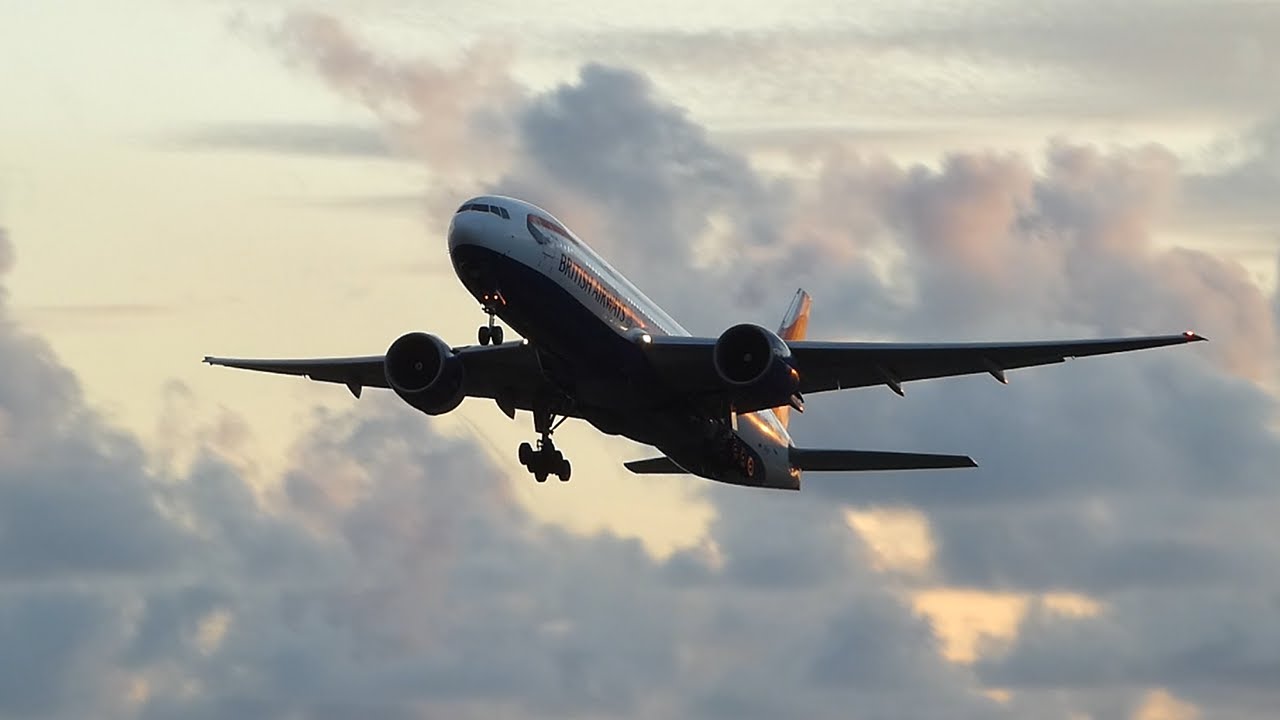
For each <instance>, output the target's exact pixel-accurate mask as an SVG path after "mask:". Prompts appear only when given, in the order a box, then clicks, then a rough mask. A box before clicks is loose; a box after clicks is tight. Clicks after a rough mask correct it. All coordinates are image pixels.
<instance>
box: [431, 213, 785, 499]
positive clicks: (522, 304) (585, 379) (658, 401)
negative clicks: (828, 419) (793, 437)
mask: <svg viewBox="0 0 1280 720" xmlns="http://www.w3.org/2000/svg"><path fill="white" fill-rule="evenodd" d="M460 235H461V237H459V236H460ZM472 240H474V241H472ZM483 240H484V239H483V238H470V237H468V236H467V235H466V233H459V232H457V231H455V230H451V237H450V258H451V260H452V263H453V266H454V269H455V271H456V272H457V275H458V277H459V279H460V280H461V281H462V283H463V285H464V286H465V287H466V288H467V291H468V292H470V293H471V295H472V296H474V297H475V298H476V299H477V300H480V301H481V303H482V304H483V305H485V307H486V310H488V311H491V312H492V314H493V315H496V316H497V317H498V318H501V320H502V321H503V322H504V323H506V324H507V325H508V326H510V327H511V328H512V329H514V330H515V331H516V332H518V333H520V335H521V336H523V337H524V338H525V339H526V340H527V341H528V342H529V343H531V344H532V345H533V346H534V348H535V350H536V351H537V354H538V357H539V362H540V364H541V367H542V370H543V373H544V375H545V376H546V378H547V380H548V381H549V383H550V385H552V386H553V387H555V388H557V390H558V393H557V397H552V398H546V399H545V400H546V401H547V402H548V403H550V404H551V405H552V406H553V407H555V408H556V409H557V410H556V411H557V413H558V414H560V415H564V416H570V417H578V418H581V419H584V420H586V421H587V422H589V423H591V424H592V425H593V426H594V427H596V428H597V429H598V430H600V431H601V432H603V433H606V434H611V435H621V436H623V437H627V438H629V439H631V440H634V441H636V442H639V443H643V444H646V445H651V446H653V447H656V448H658V449H659V450H661V451H662V452H663V453H664V454H665V455H666V456H667V457H669V458H671V459H672V460H673V461H674V462H676V463H677V464H678V465H679V466H680V467H681V468H683V469H684V470H686V471H687V472H689V473H691V474H694V475H698V476H700V477H704V478H708V479H711V480H717V481H720V482H727V483H732V484H738V485H749V486H756V487H761V486H766V487H770V486H771V487H788V488H795V489H798V481H799V475H798V473H796V472H794V471H792V469H791V468H790V467H789V466H788V465H786V462H785V458H782V457H772V458H770V457H765V456H763V455H762V454H761V451H762V450H765V452H766V453H767V450H766V449H764V448H759V447H756V448H753V447H752V444H751V443H749V442H746V441H744V440H743V439H741V438H740V437H739V436H738V434H737V433H735V432H734V430H733V428H732V427H731V426H730V423H729V421H728V418H727V417H716V416H715V415H714V414H713V413H709V412H707V408H704V407H699V406H698V404H697V402H696V400H694V399H691V398H688V397H683V396H681V395H680V394H679V393H676V392H673V390H672V389H671V388H670V387H669V386H667V385H666V384H665V383H664V382H663V381H662V379H661V378H660V377H658V376H657V374H655V373H654V371H653V369H652V367H651V366H650V365H649V363H648V361H647V359H646V357H645V355H644V352H643V349H642V348H641V347H640V346H639V345H637V343H636V342H635V341H634V340H633V339H631V338H629V337H627V336H626V335H624V334H623V333H622V332H620V330H619V329H618V328H615V327H612V326H611V325H610V324H609V323H607V322H606V321H605V320H603V319H602V318H601V317H600V315H599V314H598V313H597V312H596V311H593V309H592V308H591V307H590V305H589V304H587V303H586V302H584V297H585V298H586V299H587V300H589V299H590V298H589V297H587V296H584V295H581V294H579V295H577V296H575V294H574V292H572V291H571V288H570V287H566V286H565V285H564V284H562V283H560V282H557V280H556V279H555V277H554V274H553V273H554V272H555V270H556V269H557V268H559V267H561V266H560V263H561V262H562V260H561V258H560V257H559V256H558V254H554V253H545V254H533V259H534V263H533V264H531V263H530V262H527V260H528V259H529V258H528V256H526V257H525V258H524V259H521V258H518V257H515V256H513V255H514V253H511V252H504V251H503V249H502V247H501V246H500V245H499V246H496V247H495V246H494V245H493V244H492V243H488V242H484V241H483ZM512 240H515V241H516V242H519V240H518V239H516V238H512ZM528 242H530V243H532V242H533V240H532V239H529V240H528ZM535 265H536V266H535ZM766 412H767V411H766ZM774 424H775V425H776V421H775V423H774ZM755 425H758V426H760V427H763V426H764V423H763V422H756V423H755ZM785 447H786V444H785V443H784V444H783V445H782V446H781V448H780V449H779V450H775V451H774V455H777V454H778V453H779V452H780V451H782V450H785Z"/></svg>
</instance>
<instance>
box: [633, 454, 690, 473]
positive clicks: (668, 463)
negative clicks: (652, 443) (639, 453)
mask: <svg viewBox="0 0 1280 720" xmlns="http://www.w3.org/2000/svg"><path fill="white" fill-rule="evenodd" d="M622 466H623V467H625V468H626V469H628V470H630V471H631V472H633V473H635V474H637V475H685V474H688V471H687V470H685V469H684V468H682V467H680V466H679V465H677V464H676V462H675V461H674V460H672V459H671V458H669V457H656V458H649V459H648V460H632V461H631V462H626V463H622Z"/></svg>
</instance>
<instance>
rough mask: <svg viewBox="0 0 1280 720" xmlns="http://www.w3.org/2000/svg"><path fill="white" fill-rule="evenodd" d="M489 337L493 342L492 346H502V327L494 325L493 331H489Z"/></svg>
mask: <svg viewBox="0 0 1280 720" xmlns="http://www.w3.org/2000/svg"><path fill="white" fill-rule="evenodd" d="M489 337H490V339H491V340H492V341H493V344H494V345H501V344H502V326H501V325H494V326H493V329H492V330H490V331H489Z"/></svg>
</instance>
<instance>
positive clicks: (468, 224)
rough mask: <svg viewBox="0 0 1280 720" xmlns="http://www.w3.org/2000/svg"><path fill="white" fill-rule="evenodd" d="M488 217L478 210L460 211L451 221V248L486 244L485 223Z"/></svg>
mask: <svg viewBox="0 0 1280 720" xmlns="http://www.w3.org/2000/svg"><path fill="white" fill-rule="evenodd" d="M487 220H488V218H487V217H486V216H484V215H481V214H480V213H476V212H460V213H458V214H457V215H454V216H453V221H452V222H450V223H449V249H450V250H453V249H455V248H457V247H458V246H459V245H478V246H484V244H485V223H486V222H487Z"/></svg>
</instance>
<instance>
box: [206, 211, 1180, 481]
mask: <svg viewBox="0 0 1280 720" xmlns="http://www.w3.org/2000/svg"><path fill="white" fill-rule="evenodd" d="M448 247H449V256H450V259H451V262H452V264H453V268H454V271H455V273H456V274H457V276H458V278H459V280H461V282H462V284H463V286H465V288H466V289H467V291H468V292H469V293H470V294H471V295H472V296H474V297H475V299H476V300H478V301H479V303H480V306H481V308H482V309H483V311H484V312H485V313H486V314H487V315H488V323H487V324H485V325H481V326H480V328H479V330H478V331H477V334H476V340H477V344H476V345H468V346H461V347H452V346H450V345H449V344H448V343H446V342H445V341H444V340H442V339H440V338H439V337H437V336H436V335H432V334H429V333H425V332H410V333H407V334H405V335H402V336H400V337H399V338H397V339H396V340H395V341H394V342H392V343H391V345H390V347H389V348H388V349H387V351H386V353H385V354H383V355H367V356H361V357H338V358H318V359H289V360H272V359H239V358H223V357H205V359H204V362H206V363H209V364H211V365H222V366H226V367H232V368H241V369H245V370H257V371H263V372H270V373H282V374H286V375H300V376H306V377H308V378H311V379H312V380H317V381H322V382H331V383H341V384H344V385H346V386H347V388H348V389H350V391H351V393H352V394H353V395H354V396H355V397H356V398H359V397H360V394H361V391H362V389H363V388H365V387H378V388H389V389H391V390H393V391H394V392H395V393H396V394H397V395H399V396H400V398H401V399H403V400H404V401H405V402H406V403H408V404H409V405H410V406H412V407H413V408H415V409H417V410H419V411H421V412H423V413H426V414H427V415H440V414H443V413H447V412H450V411H452V410H453V409H455V408H457V407H458V405H459V404H461V403H462V400H463V399H464V398H468V397H474V398H488V399H491V400H494V401H495V402H496V403H497V405H498V407H499V408H500V409H501V410H502V412H503V413H505V414H506V415H507V416H508V417H510V418H512V419H515V416H516V411H518V410H523V411H528V412H530V413H531V414H532V416H533V426H534V431H535V432H536V433H537V435H538V438H539V439H538V440H537V442H536V445H531V444H529V443H528V442H525V443H521V444H520V446H519V450H518V457H519V460H520V463H521V464H522V465H523V466H524V467H525V468H526V469H527V470H528V471H529V472H530V473H532V474H533V476H534V479H535V480H537V481H538V482H540V483H541V482H545V481H546V480H547V478H548V477H549V476H551V475H555V476H557V477H558V478H559V479H560V480H561V481H568V480H569V478H570V476H571V474H572V466H571V464H570V463H569V461H568V460H567V459H565V457H564V455H563V453H561V452H560V451H559V450H558V449H557V448H556V446H555V444H554V443H553V442H552V434H553V433H554V432H555V430H556V428H558V427H559V426H560V424H561V423H563V422H564V421H565V420H566V419H568V418H578V419H582V420H585V421H587V422H588V423H590V424H591V425H593V426H594V427H596V428H597V429H598V430H599V431H600V432H603V433H606V434H610V435H623V436H625V437H628V438H630V439H632V440H634V441H636V442H639V443H643V444H646V445H651V446H653V447H655V448H657V449H658V450H659V451H661V452H662V455H660V456H658V457H654V458H649V459H644V460H636V461H632V462H626V463H623V465H624V467H626V468H627V469H628V470H630V471H631V472H633V473H636V474H642V475H643V474H693V475H696V476H700V477H703V478H707V479H710V480H715V481H719V482H724V483H730V484H735V485H743V486H752V487H759V488H775V489H786V490H799V489H800V481H801V477H802V473H804V472H806V471H812V472H851V471H877V470H909V469H942V468H968V467H977V464H976V463H975V462H974V461H973V459H972V458H970V457H969V456H967V455H939V454H927V453H908V452H881V451H867V450H826V449H812V448H802V447H796V446H795V445H794V444H793V442H792V440H791V436H790V434H789V433H788V421H789V419H790V412H791V411H792V410H795V411H798V412H803V410H804V398H805V396H807V395H811V394H814V393H820V392H827V391H832V390H844V389H849V388H859V387H867V386H886V387H888V388H889V389H890V390H892V391H893V392H895V393H897V394H898V395H903V394H904V392H903V385H904V384H905V383H907V382H909V381H915V380H925V379H930V378H940V377H950V376H956V375H971V374H983V373H985V374H989V375H991V376H992V377H993V378H995V379H996V380H997V381H999V382H1001V383H1007V379H1006V375H1005V374H1006V372H1007V371H1009V370H1013V369H1016V368H1024V367H1031V366H1036V365H1048V364H1053V363H1060V362H1064V361H1065V360H1067V359H1068V358H1078V357H1086V356H1093V355H1103V354H1108V353H1118V352H1128V351H1132V350H1141V349H1145V348H1156V347H1163V346H1169V345H1179V344H1184V343H1190V342H1197V341H1202V340H1204V339H1205V338H1203V337H1201V336H1199V335H1197V334H1196V333H1194V332H1190V331H1188V332H1183V333H1178V334H1174V335H1155V336H1146V337H1126V338H1110V339H1087V340H1066V341H1044V342H1012V343H983V342H967V343H896V342H822V341H812V340H808V339H806V337H805V336H806V332H807V329H808V324H809V312H810V309H811V307H812V299H811V298H810V296H809V295H808V293H806V292H805V291H804V290H803V289H801V290H798V291H797V292H796V294H795V297H794V299H793V300H792V302H791V305H790V307H789V308H788V310H787V312H786V314H785V316H784V318H783V321H782V324H781V326H780V328H779V329H778V331H777V332H773V331H770V330H768V329H766V328H764V327H762V326H760V325H755V324H751V323H740V324H736V325H733V326H732V327H730V328H728V329H727V330H725V331H724V332H722V333H721V334H720V335H719V336H718V337H694V336H692V335H690V334H689V333H688V332H687V331H686V330H685V329H684V328H683V327H681V326H680V324H679V323H677V322H676V321H675V320H674V319H673V318H672V317H671V316H670V315H668V314H667V313H666V312H664V311H663V310H662V309H661V308H660V307H658V306H657V304H655V303H654V302H653V301H652V300H650V299H649V298H648V297H646V296H645V295H644V293H642V292H640V290H639V289H638V288H636V287H635V286H634V285H632V284H631V282H629V281H628V280H627V279H626V278H625V277H623V275H622V273H620V272H618V271H617V270H615V269H614V268H613V267H612V266H610V265H609V263H607V262H605V260H604V259H603V258H602V257H600V256H599V255H598V254H596V253H595V252H593V251H592V250H591V248H589V247H588V246H587V245H586V243H584V242H583V241H582V240H580V239H579V238H578V236H577V235H574V234H573V233H572V232H570V231H569V229H568V228H567V227H566V226H565V225H564V224H563V223H561V222H560V221H559V220H557V219H556V218H555V217H554V216H552V215H551V213H549V212H547V211H545V210H543V209H541V208H539V207H537V206H535V205H533V204H530V203H528V202H524V201H522V200H518V199H515V198H511V197H505V196H500V195H483V196H479V197H475V198H472V199H470V200H468V201H466V202H465V203H463V204H462V205H461V206H460V207H459V208H458V209H457V211H456V212H455V214H454V215H453V218H452V220H451V222H450V223H449V230H448ZM495 319H501V320H502V321H503V322H505V323H506V324H507V325H509V326H510V327H511V328H512V329H514V330H516V331H517V332H519V333H520V335H521V336H522V337H523V339H521V340H513V341H506V342H504V339H503V329H502V326H501V325H498V324H496V321H495Z"/></svg>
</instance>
